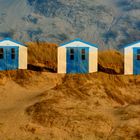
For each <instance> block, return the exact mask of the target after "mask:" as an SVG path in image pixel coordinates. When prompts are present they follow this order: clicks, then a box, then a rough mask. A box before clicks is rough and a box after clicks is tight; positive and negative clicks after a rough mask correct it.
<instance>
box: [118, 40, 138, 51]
mask: <svg viewBox="0 0 140 140" xmlns="http://www.w3.org/2000/svg"><path fill="white" fill-rule="evenodd" d="M138 43H140V41H137V42H133V43H130V44H128V45H126V46H123V47H121V48H120V49H122V48H127V47H130V46H132V45H135V44H138Z"/></svg>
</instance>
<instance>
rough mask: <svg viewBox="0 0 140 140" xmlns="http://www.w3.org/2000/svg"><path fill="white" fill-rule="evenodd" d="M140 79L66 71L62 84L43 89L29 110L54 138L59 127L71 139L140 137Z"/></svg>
mask: <svg viewBox="0 0 140 140" xmlns="http://www.w3.org/2000/svg"><path fill="white" fill-rule="evenodd" d="M138 79H139V76H137V77H135V78H134V77H133V76H122V75H109V74H105V73H102V72H99V73H93V74H86V75H85V74H71V75H66V76H65V77H64V78H63V82H62V84H60V85H57V86H56V87H55V88H53V89H51V90H50V91H46V92H44V93H43V94H42V101H40V102H37V103H35V104H34V105H31V106H30V107H28V108H27V110H26V111H27V114H28V115H29V116H30V117H31V118H32V119H33V121H34V122H35V123H37V124H41V125H42V126H44V127H45V128H46V129H47V128H49V129H51V133H53V136H54V137H53V138H54V139H57V137H58V134H57V133H55V132H54V131H53V130H54V129H55V128H57V129H58V131H59V133H60V134H61V136H62V137H63V138H62V139H68V140H69V139H70V140H71V139H73V140H75V139H76V140H81V139H83V140H87V139H95V140H96V139H108V140H114V139H116V140H117V139H125V138H127V137H128V138H130V139H136V140H138V139H139V138H140V132H139V130H140V124H139V123H140V121H139V113H140V95H139V93H140V90H139V87H140V83H139V82H138ZM136 81H137V82H136ZM133 122H134V123H133ZM62 134H63V135H62Z"/></svg>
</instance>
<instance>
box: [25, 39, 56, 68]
mask: <svg viewBox="0 0 140 140" xmlns="http://www.w3.org/2000/svg"><path fill="white" fill-rule="evenodd" d="M26 44H27V46H28V64H32V65H35V66H46V67H47V68H50V69H53V70H55V71H56V69H57V47H58V45H57V44H54V43H45V42H28V43H26Z"/></svg>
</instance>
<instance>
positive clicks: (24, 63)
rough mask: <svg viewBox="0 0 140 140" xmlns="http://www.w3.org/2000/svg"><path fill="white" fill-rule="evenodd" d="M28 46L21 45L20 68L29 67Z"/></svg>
mask: <svg viewBox="0 0 140 140" xmlns="http://www.w3.org/2000/svg"><path fill="white" fill-rule="evenodd" d="M27 60H28V58H27V47H19V60H18V61H19V67H18V68H19V69H27V64H28V62H27Z"/></svg>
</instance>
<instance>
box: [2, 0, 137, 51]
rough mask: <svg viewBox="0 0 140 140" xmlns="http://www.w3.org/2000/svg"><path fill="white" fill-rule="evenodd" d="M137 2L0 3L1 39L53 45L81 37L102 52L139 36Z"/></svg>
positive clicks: (5, 0)
mask: <svg viewBox="0 0 140 140" xmlns="http://www.w3.org/2000/svg"><path fill="white" fill-rule="evenodd" d="M139 5H140V1H139V0H115V1H112V0H100V1H99V0H71V1H69V0H52V1H48V0H22V1H19V0H1V1H0V37H7V36H11V37H13V38H15V39H18V40H20V41H23V42H24V41H29V40H33V41H36V40H43V41H49V42H55V43H63V42H65V41H68V40H71V39H74V38H77V37H79V38H82V39H85V40H87V41H90V42H94V43H98V44H99V45H100V48H101V49H108V48H117V49H118V48H120V47H121V46H123V45H124V44H127V43H130V42H133V41H136V40H138V39H139V36H140V6H139Z"/></svg>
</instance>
